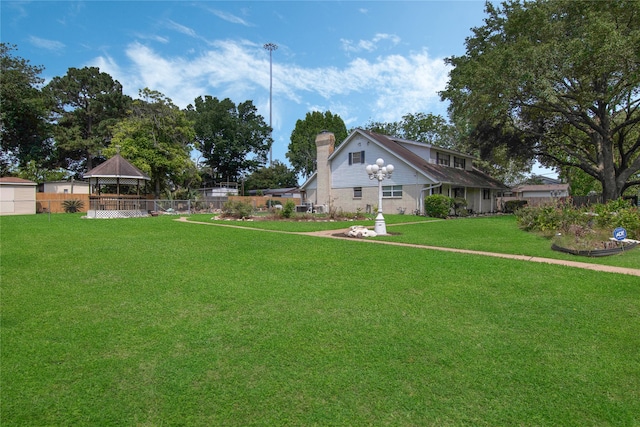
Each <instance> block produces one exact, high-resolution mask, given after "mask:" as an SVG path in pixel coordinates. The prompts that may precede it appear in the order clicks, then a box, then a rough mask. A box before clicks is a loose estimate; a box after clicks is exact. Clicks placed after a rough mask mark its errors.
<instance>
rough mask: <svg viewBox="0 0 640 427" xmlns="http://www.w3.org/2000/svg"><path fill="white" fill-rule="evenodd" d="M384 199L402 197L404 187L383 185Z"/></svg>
mask: <svg viewBox="0 0 640 427" xmlns="http://www.w3.org/2000/svg"><path fill="white" fill-rule="evenodd" d="M382 197H402V185H383V186H382Z"/></svg>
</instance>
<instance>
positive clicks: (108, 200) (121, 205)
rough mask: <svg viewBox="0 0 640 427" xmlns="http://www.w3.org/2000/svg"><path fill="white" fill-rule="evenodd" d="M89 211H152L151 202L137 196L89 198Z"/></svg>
mask: <svg viewBox="0 0 640 427" xmlns="http://www.w3.org/2000/svg"><path fill="white" fill-rule="evenodd" d="M89 209H91V210H97V211H98V210H100V211H138V210H139V211H149V210H153V200H148V199H142V198H140V197H139V196H122V195H121V196H91V197H89Z"/></svg>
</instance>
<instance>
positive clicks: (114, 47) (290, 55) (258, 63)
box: [0, 0, 485, 161]
mask: <svg viewBox="0 0 640 427" xmlns="http://www.w3.org/2000/svg"><path fill="white" fill-rule="evenodd" d="M0 5H1V8H2V10H1V12H2V13H1V20H2V21H1V24H2V27H1V28H2V30H1V38H2V41H3V42H5V43H12V44H16V45H17V47H18V50H17V52H16V55H18V56H20V57H22V58H25V59H28V60H29V61H30V62H31V64H32V65H42V66H44V67H45V70H44V73H43V77H44V78H45V79H46V80H47V81H48V80H49V79H51V78H52V77H55V76H63V75H65V74H66V72H67V70H68V68H70V67H76V68H82V67H85V66H97V67H99V68H100V70H101V71H104V72H106V73H109V74H110V75H111V76H112V77H113V78H115V79H116V80H118V81H119V82H120V83H121V84H122V85H123V87H124V91H125V93H127V94H128V95H131V96H132V97H137V96H138V90H139V89H142V88H145V87H148V88H150V89H152V90H157V91H159V92H161V93H163V94H164V95H165V96H167V97H169V98H171V99H172V100H173V102H174V103H175V104H176V105H178V106H179V107H181V108H184V107H186V106H187V105H188V104H190V103H192V102H193V100H194V99H195V98H196V97H198V96H201V95H211V96H215V97H218V98H219V99H223V98H227V97H228V98H230V99H231V100H233V101H234V102H235V103H236V104H237V103H240V102H244V101H246V100H252V101H253V103H254V104H255V105H256V107H257V108H258V111H259V113H260V114H261V115H262V116H263V117H264V118H265V122H267V123H268V122H269V52H268V51H267V50H265V49H264V48H263V46H264V44H265V43H275V44H276V45H277V46H278V48H277V50H275V51H274V52H273V110H272V124H273V128H274V132H273V138H274V146H273V151H272V156H273V159H274V160H280V161H286V158H285V153H286V152H287V147H288V145H289V137H290V135H291V132H292V131H293V129H294V127H295V123H296V121H297V120H299V119H304V117H305V114H306V113H307V112H310V111H314V110H317V111H322V112H324V111H327V110H329V111H331V112H332V113H334V114H339V115H340V117H342V119H343V120H344V121H345V123H346V125H347V128H352V127H357V126H363V125H365V124H366V123H367V122H369V121H370V120H374V121H385V122H388V121H396V120H399V119H400V118H401V117H402V116H403V115H405V114H407V113H417V112H424V113H434V114H441V115H443V116H446V107H447V106H446V104H445V103H443V102H441V101H440V98H439V96H438V94H437V93H438V91H440V90H442V89H444V87H445V85H446V82H447V78H448V71H449V70H448V68H447V67H446V66H445V64H444V58H446V57H449V56H452V55H462V54H464V52H465V47H464V41H465V38H466V37H468V36H470V35H471V28H472V27H476V26H481V25H482V24H483V19H484V17H485V13H484V1H480V0H470V1H435V0H434V1H426V0H425V1H405V2H403V1H393V2H387V1H366V2H361V1H323V2H314V1H254V2H243V1H233V2H227V1H225V2H223V1H18V2H12V1H5V0H3V1H2V2H0Z"/></svg>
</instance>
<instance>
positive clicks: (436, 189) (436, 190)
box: [431, 185, 442, 194]
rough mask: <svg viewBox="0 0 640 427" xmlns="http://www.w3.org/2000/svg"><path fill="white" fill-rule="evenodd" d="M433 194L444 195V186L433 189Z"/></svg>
mask: <svg viewBox="0 0 640 427" xmlns="http://www.w3.org/2000/svg"><path fill="white" fill-rule="evenodd" d="M431 194H442V185H441V186H440V187H436V188H432V189H431Z"/></svg>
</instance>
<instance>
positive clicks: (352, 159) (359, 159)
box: [349, 151, 364, 165]
mask: <svg viewBox="0 0 640 427" xmlns="http://www.w3.org/2000/svg"><path fill="white" fill-rule="evenodd" d="M359 163H364V151H354V152H353V153H349V164H350V165H354V164H359Z"/></svg>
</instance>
